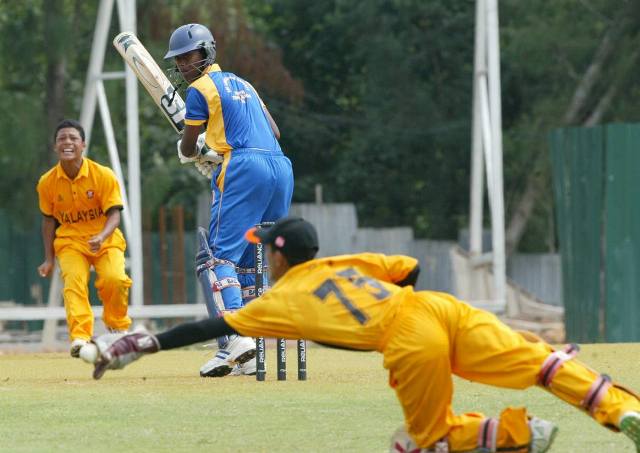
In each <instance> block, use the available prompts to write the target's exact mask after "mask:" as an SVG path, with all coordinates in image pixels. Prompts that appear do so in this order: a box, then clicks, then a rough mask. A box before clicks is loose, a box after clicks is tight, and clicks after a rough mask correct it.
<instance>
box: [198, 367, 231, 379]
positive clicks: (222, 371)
mask: <svg viewBox="0 0 640 453" xmlns="http://www.w3.org/2000/svg"><path fill="white" fill-rule="evenodd" d="M229 373H231V367H230V366H228V365H221V366H219V367H216V368H214V369H212V370H209V371H207V372H206V373H203V372H202V371H201V372H200V377H224V376H226V375H227V374H229Z"/></svg>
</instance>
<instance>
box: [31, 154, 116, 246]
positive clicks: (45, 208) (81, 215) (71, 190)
mask: <svg viewBox="0 0 640 453" xmlns="http://www.w3.org/2000/svg"><path fill="white" fill-rule="evenodd" d="M37 191H38V200H39V204H40V211H41V212H42V214H44V215H45V216H48V217H54V218H55V219H56V220H57V221H58V223H59V224H60V226H59V227H58V228H57V230H56V237H58V238H60V237H69V238H80V237H87V236H93V235H95V234H98V233H99V232H100V231H102V228H103V227H104V224H105V222H106V220H107V217H106V212H107V211H108V210H109V209H111V208H122V197H121V194H120V185H119V184H118V180H117V178H116V176H115V174H114V173H113V171H112V170H111V169H110V168H108V167H105V166H103V165H100V164H98V163H96V162H94V161H92V160H90V159H87V158H86V157H85V158H83V162H82V166H81V167H80V171H79V172H78V175H77V176H76V177H75V178H74V179H70V178H69V177H68V176H67V174H66V173H65V172H64V170H63V169H62V165H60V163H58V164H57V165H56V166H55V167H53V168H52V169H51V170H49V171H48V172H46V173H45V174H44V175H42V176H41V177H40V181H39V182H38V186H37ZM114 233H116V232H114ZM116 234H117V235H118V236H120V235H121V233H119V232H117V233H116Z"/></svg>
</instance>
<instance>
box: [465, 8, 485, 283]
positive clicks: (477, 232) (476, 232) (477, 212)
mask: <svg viewBox="0 0 640 453" xmlns="http://www.w3.org/2000/svg"><path fill="white" fill-rule="evenodd" d="M485 18H486V14H485V2H484V0H477V2H476V32H475V52H474V58H473V67H474V71H473V130H472V143H471V198H470V200H471V213H470V219H469V251H470V252H471V255H472V256H473V255H480V254H481V253H482V217H483V215H482V212H483V206H482V204H483V203H482V202H483V193H484V171H483V168H482V166H483V164H484V162H483V156H482V124H481V121H482V118H481V117H482V110H481V104H480V93H479V90H480V87H479V84H480V83H483V80H484V77H486V72H487V64H486V24H485ZM483 76H484V77H483ZM471 290H472V291H473V290H474V287H473V286H472V288H471Z"/></svg>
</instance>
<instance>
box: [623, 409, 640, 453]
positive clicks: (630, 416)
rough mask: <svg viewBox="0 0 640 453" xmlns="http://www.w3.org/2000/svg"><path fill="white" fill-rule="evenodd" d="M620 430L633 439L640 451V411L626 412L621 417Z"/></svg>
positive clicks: (637, 449) (639, 452) (639, 451)
mask: <svg viewBox="0 0 640 453" xmlns="http://www.w3.org/2000/svg"><path fill="white" fill-rule="evenodd" d="M620 431H622V432H623V433H624V434H625V435H626V436H627V437H628V438H629V439H631V440H632V441H633V443H634V444H635V445H636V451H637V452H638V453H640V413H638V412H626V413H625V414H624V415H623V416H622V417H620Z"/></svg>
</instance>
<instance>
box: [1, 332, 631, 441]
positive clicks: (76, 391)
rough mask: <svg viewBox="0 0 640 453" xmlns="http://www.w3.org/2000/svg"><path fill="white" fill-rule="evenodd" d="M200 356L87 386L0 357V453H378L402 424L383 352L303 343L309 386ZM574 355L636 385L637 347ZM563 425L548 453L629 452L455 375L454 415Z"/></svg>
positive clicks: (539, 396)
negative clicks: (512, 416)
mask: <svg viewBox="0 0 640 453" xmlns="http://www.w3.org/2000/svg"><path fill="white" fill-rule="evenodd" d="M208 357H209V356H208V355H207V354H205V353H204V352H202V351H200V350H193V349H190V350H180V351H168V352H164V353H161V354H158V355H155V356H150V357H145V358H143V359H142V360H140V361H139V362H136V363H135V364H133V365H131V366H130V367H129V368H127V369H126V370H123V371H115V372H111V371H110V372H107V374H106V375H105V377H104V378H103V379H102V380H100V381H94V380H92V379H91V367H90V366H89V365H87V364H85V363H83V362H81V361H80V360H74V359H71V358H69V357H68V356H67V355H66V354H16V355H0V451H2V452H4V451H7V452H55V451H64V452H76V451H89V452H91V453H98V452H119V451H127V452H183V451H190V452H191V451H193V452H197V451H208V452H236V451H246V452H278V453H283V452H346V451H350V452H384V451H386V449H387V447H388V440H389V437H390V435H391V434H392V432H393V431H394V430H395V429H396V428H397V427H398V426H399V425H400V424H401V423H402V413H401V410H400V407H399V406H398V404H397V402H396V400H395V396H394V393H393V391H392V390H391V389H389V388H388V387H387V375H386V372H385V371H384V370H383V369H382V366H381V364H382V356H381V355H379V354H375V353H355V352H346V351H338V350H332V349H324V348H316V347H310V348H309V350H308V358H309V361H308V373H309V380H308V381H306V382H298V381H297V380H295V372H296V371H295V370H296V363H295V349H294V348H293V344H291V348H290V349H289V356H288V357H289V378H290V379H289V380H288V381H286V382H278V381H276V380H275V376H274V373H273V368H274V364H275V353H274V350H273V348H271V349H269V355H268V360H269V362H268V366H269V370H268V371H269V374H268V377H267V382H264V383H257V382H255V378H254V377H244V376H243V377H227V378H224V379H202V378H200V377H199V376H198V375H197V370H198V369H199V367H200V365H201V364H202V363H204V361H205V360H206V359H207V358H208ZM580 358H581V359H582V360H584V361H586V362H587V363H589V364H590V365H591V366H593V367H596V368H598V369H599V370H600V371H602V372H606V373H608V374H610V375H612V376H613V377H614V378H616V379H618V380H619V381H620V382H622V383H624V384H626V385H629V386H631V387H632V388H636V389H639V388H640V373H639V372H638V371H639V370H638V368H639V366H640V360H639V359H640V345H637V344H632V345H588V346H585V347H583V351H582V353H581V354H580ZM509 405H511V406H520V405H525V406H527V407H528V408H529V410H530V412H531V413H533V414H535V415H537V416H539V417H542V418H547V419H550V420H553V421H555V422H557V423H558V424H559V425H560V433H559V435H558V437H557V440H556V443H555V444H554V448H552V450H551V451H552V452H563V453H571V452H576V453H585V452H587V453H589V452H594V453H599V452H609V453H624V452H634V451H635V450H634V448H633V446H632V445H631V442H630V441H629V440H628V439H627V438H626V437H625V436H623V435H620V434H614V433H612V432H610V431H608V430H606V429H605V428H602V427H600V426H599V425H597V424H596V423H595V422H593V421H592V420H590V419H589V418H588V417H587V416H586V415H584V414H582V413H580V412H579V411H578V410H576V409H574V408H572V407H570V406H568V405H566V404H564V403H562V402H561V401H559V400H557V399H555V398H554V397H552V396H550V395H548V394H547V393H545V392H544V391H541V390H539V389H529V390H527V391H525V392H519V391H512V390H504V389H495V388H491V387H487V386H483V385H480V384H473V383H469V382H465V381H462V380H459V379H458V380H456V397H455V407H456V410H457V411H465V412H466V411H476V412H483V413H486V414H488V415H492V416H497V415H498V414H499V413H500V411H501V410H502V408H504V407H505V406H509Z"/></svg>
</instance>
